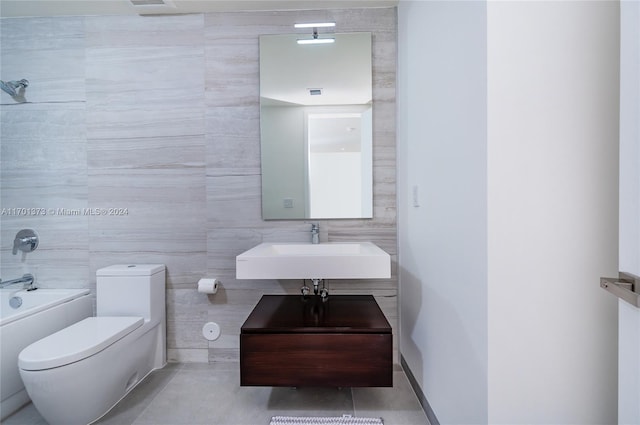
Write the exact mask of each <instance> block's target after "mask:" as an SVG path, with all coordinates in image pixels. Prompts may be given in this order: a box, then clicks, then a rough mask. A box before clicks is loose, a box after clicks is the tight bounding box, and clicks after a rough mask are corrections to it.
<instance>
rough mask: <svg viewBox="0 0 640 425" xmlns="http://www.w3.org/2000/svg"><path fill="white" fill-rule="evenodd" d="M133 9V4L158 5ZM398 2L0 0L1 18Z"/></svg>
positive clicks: (389, 0) (392, 2) (388, 0)
mask: <svg viewBox="0 0 640 425" xmlns="http://www.w3.org/2000/svg"><path fill="white" fill-rule="evenodd" d="M161 1H164V3H166V4H160V5H141V6H135V5H134V4H133V3H134V2H141V3H144V2H150V3H153V2H161ZM397 4H398V0H226V1H224V0H223V1H219V0H0V17H4V18H10V17H26V16H78V15H154V14H182V13H207V12H224V11H243V10H304V9H344V8H363V7H391V6H396V5H397Z"/></svg>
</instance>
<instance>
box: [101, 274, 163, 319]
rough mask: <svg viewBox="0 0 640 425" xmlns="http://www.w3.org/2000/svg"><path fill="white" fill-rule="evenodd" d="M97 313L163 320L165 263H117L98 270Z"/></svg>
mask: <svg viewBox="0 0 640 425" xmlns="http://www.w3.org/2000/svg"><path fill="white" fill-rule="evenodd" d="M96 315H97V316H139V317H143V318H145V319H146V320H149V321H150V322H152V324H155V323H157V322H159V321H162V322H164V317H165V266H164V264H118V265H113V266H109V267H105V268H102V269H99V270H97V271H96Z"/></svg>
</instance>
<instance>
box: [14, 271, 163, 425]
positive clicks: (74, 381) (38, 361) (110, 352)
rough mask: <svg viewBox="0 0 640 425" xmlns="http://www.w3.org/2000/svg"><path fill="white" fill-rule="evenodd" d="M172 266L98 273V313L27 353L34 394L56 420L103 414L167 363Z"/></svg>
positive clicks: (26, 377) (28, 382) (63, 423)
mask: <svg viewBox="0 0 640 425" xmlns="http://www.w3.org/2000/svg"><path fill="white" fill-rule="evenodd" d="M164 271H165V268H164V265H157V264H146V265H143V264H141V265H117V266H110V267H106V268H104V269H100V270H98V271H97V273H96V274H97V295H96V304H97V309H96V311H97V316H96V317H89V318H87V319H84V320H82V321H80V322H77V323H75V324H73V325H71V326H69V327H67V328H65V329H62V330H61V331H58V332H56V333H54V334H52V335H49V336H47V337H45V338H43V339H41V340H39V341H37V342H35V343H33V344H31V345H29V346H28V347H26V348H25V349H24V350H22V351H21V352H20V355H19V356H18V367H19V370H20V376H21V378H22V380H23V382H24V385H25V388H26V390H27V394H29V397H30V398H31V400H32V402H33V404H34V405H35V407H36V409H38V411H39V412H40V414H41V415H42V416H43V417H44V419H45V420H46V421H47V422H48V423H49V424H51V425H58V424H60V425H76V424H77V425H86V424H89V423H91V422H94V421H95V420H97V419H99V418H100V417H102V416H103V415H104V414H105V413H107V412H108V411H109V410H110V409H111V408H112V407H113V406H114V405H115V404H116V403H117V402H118V401H120V400H121V399H122V398H123V397H124V396H125V395H126V394H127V393H128V392H129V391H130V390H131V389H133V388H134V387H135V386H136V385H137V384H138V383H139V382H141V381H142V380H143V379H144V377H145V376H147V375H148V374H149V373H150V372H151V371H152V370H154V369H158V368H161V367H163V366H164V365H165V364H166V355H165V292H164V291H165V278H164Z"/></svg>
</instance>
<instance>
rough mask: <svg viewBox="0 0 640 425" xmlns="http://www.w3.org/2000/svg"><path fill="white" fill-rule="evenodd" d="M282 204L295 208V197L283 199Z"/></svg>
mask: <svg viewBox="0 0 640 425" xmlns="http://www.w3.org/2000/svg"><path fill="white" fill-rule="evenodd" d="M282 204H283V205H284V207H285V208H293V199H292V198H284V199H283V200H282Z"/></svg>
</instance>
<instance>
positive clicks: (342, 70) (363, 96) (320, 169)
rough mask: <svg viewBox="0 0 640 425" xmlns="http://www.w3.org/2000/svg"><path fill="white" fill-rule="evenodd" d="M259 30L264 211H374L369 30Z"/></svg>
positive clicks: (315, 215)
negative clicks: (320, 35)
mask: <svg viewBox="0 0 640 425" xmlns="http://www.w3.org/2000/svg"><path fill="white" fill-rule="evenodd" d="M330 37H331V38H334V39H335V42H334V43H330V44H298V43H297V40H299V39H303V38H307V39H310V38H312V37H311V33H310V34H309V36H307V37H305V36H304V35H302V34H293V35H265V36H261V37H260V146H261V155H262V158H261V160H262V217H263V219H265V220H273V219H330V218H371V217H373V178H372V174H373V167H372V135H373V130H372V116H373V113H372V112H373V111H372V88H371V87H372V76H371V33H369V32H359V33H347V34H330Z"/></svg>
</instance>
